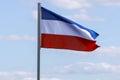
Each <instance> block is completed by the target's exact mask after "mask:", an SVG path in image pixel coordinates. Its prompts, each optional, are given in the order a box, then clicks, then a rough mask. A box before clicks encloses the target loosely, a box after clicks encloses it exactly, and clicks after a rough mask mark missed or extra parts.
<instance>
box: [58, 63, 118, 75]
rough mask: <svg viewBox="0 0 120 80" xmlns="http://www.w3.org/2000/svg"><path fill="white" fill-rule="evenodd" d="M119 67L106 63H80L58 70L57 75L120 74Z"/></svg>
mask: <svg viewBox="0 0 120 80" xmlns="http://www.w3.org/2000/svg"><path fill="white" fill-rule="evenodd" d="M119 70H120V65H113V64H108V63H91V62H80V63H76V64H71V65H66V66H64V67H63V68H62V69H59V70H58V73H62V74H63V73H64V74H65V73H70V74H74V73H78V74H103V73H120V71H119Z"/></svg>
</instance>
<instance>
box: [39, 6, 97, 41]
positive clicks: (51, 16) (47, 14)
mask: <svg viewBox="0 0 120 80" xmlns="http://www.w3.org/2000/svg"><path fill="white" fill-rule="evenodd" d="M41 10H42V19H44V20H60V21H64V22H67V23H70V24H75V25H77V26H79V27H80V28H82V29H85V30H87V31H88V32H89V33H90V34H91V35H92V37H93V39H95V38H96V37H97V36H98V35H99V34H98V33H96V32H95V31H93V30H91V29H88V28H86V27H84V26H82V25H80V24H78V23H76V22H74V21H72V20H69V19H67V18H65V17H62V16H60V15H58V14H56V13H54V12H52V11H50V10H48V9H46V8H44V7H41Z"/></svg>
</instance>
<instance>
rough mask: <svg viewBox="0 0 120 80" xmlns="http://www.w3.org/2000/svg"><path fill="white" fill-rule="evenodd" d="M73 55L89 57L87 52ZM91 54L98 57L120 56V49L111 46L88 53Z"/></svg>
mask: <svg viewBox="0 0 120 80" xmlns="http://www.w3.org/2000/svg"><path fill="white" fill-rule="evenodd" d="M73 53H75V54H78V55H81V54H83V55H88V54H86V52H82V51H73ZM88 53H90V54H94V55H96V56H113V57H115V56H120V47H117V46H116V47H114V46H109V47H103V46H101V47H99V48H97V49H96V50H95V51H92V52H88Z"/></svg>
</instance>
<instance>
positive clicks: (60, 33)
mask: <svg viewBox="0 0 120 80" xmlns="http://www.w3.org/2000/svg"><path fill="white" fill-rule="evenodd" d="M41 13H42V19H41V47H42V48H56V49H69V50H78V51H93V50H95V49H96V48H98V47H99V46H97V45H96V41H95V38H96V37H97V36H98V33H96V32H95V31H93V30H91V29H88V28H86V27H84V26H82V25H80V24H78V23H76V22H73V21H72V20H69V19H67V18H65V17H62V16H60V15H58V14H56V13H54V12H52V11H50V10H48V9H46V8H44V7H41Z"/></svg>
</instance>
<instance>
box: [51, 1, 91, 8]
mask: <svg viewBox="0 0 120 80" xmlns="http://www.w3.org/2000/svg"><path fill="white" fill-rule="evenodd" d="M51 1H52V3H53V4H54V5H56V6H60V7H63V8H67V9H82V8H89V7H91V6H92V5H91V4H90V3H89V2H88V1H87V0H57V2H56V0H51Z"/></svg>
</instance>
